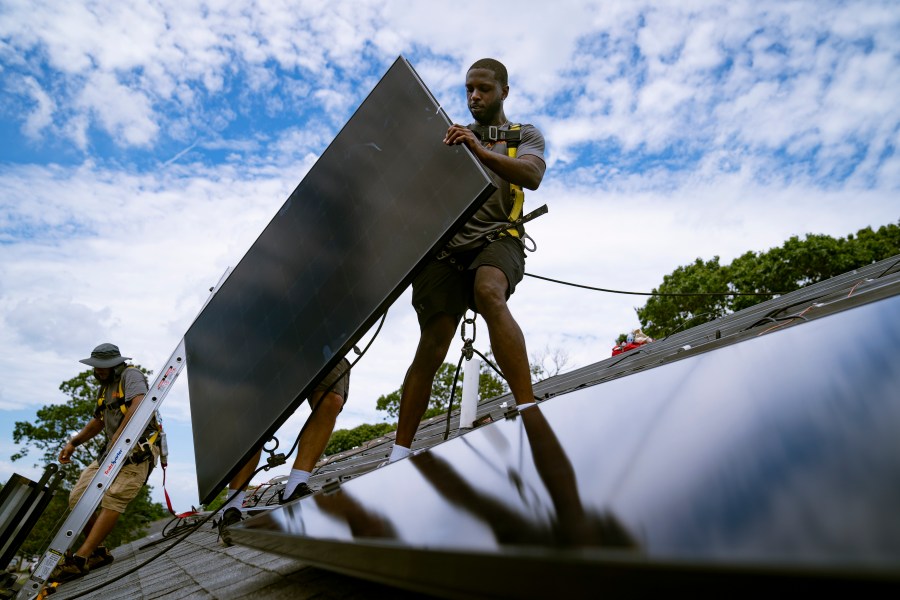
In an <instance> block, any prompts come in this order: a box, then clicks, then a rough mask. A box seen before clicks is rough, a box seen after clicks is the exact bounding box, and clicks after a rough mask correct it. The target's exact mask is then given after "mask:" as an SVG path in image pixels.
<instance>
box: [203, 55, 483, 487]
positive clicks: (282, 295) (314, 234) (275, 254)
mask: <svg viewBox="0 0 900 600" xmlns="http://www.w3.org/2000/svg"><path fill="white" fill-rule="evenodd" d="M449 125H450V121H449V119H448V118H447V116H446V114H444V112H443V110H442V109H441V108H440V106H439V104H438V103H437V101H436V100H435V99H434V97H433V96H432V95H431V93H430V92H429V91H428V89H427V88H426V87H425V85H424V84H423V83H422V81H421V80H420V79H419V77H418V76H417V75H416V73H415V71H414V70H413V68H412V66H411V65H410V64H409V63H408V62H407V61H406V60H405V59H404V58H403V57H400V58H398V59H397V60H396V61H395V62H394V64H393V65H392V66H391V68H390V69H389V70H388V71H387V73H386V74H385V75H384V77H382V79H381V80H380V81H379V82H378V84H377V85H376V86H375V88H374V89H373V90H372V92H371V93H370V94H369V96H368V97H367V98H366V99H365V100H364V101H363V103H362V104H361V105H360V106H359V108H358V109H357V110H356V112H355V113H354V114H353V116H352V117H351V118H350V120H349V121H348V122H347V124H346V125H345V126H344V127H343V129H342V130H341V131H340V133H339V134H338V135H337V137H336V138H335V139H334V141H333V142H332V143H331V144H330V145H329V146H328V148H327V149H326V150H325V152H323V153H322V156H321V157H320V158H319V160H318V161H317V162H316V163H315V165H313V167H312V168H311V169H310V171H309V172H308V173H307V175H306V176H305V177H304V178H303V180H302V181H301V182H300V184H299V185H298V186H297V188H296V189H295V190H294V192H293V193H292V194H291V195H290V197H289V198H288V199H287V201H286V202H285V203H284V206H282V208H281V210H279V211H278V214H277V215H275V217H274V218H273V219H272V221H271V222H270V223H269V224H268V226H267V227H266V228H265V230H264V231H263V232H262V234H261V235H260V236H259V238H258V239H257V240H256V242H255V243H254V244H253V245H252V247H251V248H250V249H249V250H248V252H247V254H246V255H245V256H244V257H243V258H242V259H241V261H240V263H238V265H237V266H236V267H235V268H234V270H233V271H232V273H231V274H230V276H229V277H228V279H226V280H225V282H224V283H223V284H222V286H221V287H220V289H219V290H218V292H217V293H216V294H215V295H214V296H213V297H212V298H211V300H210V301H209V303H208V304H207V305H206V307H205V308H204V309H203V311H202V312H201V314H200V315H199V316H198V318H197V319H196V321H195V322H194V323H193V324H192V325H191V327H190V329H189V330H188V332H187V334H186V335H185V344H186V357H187V365H188V367H187V368H188V382H189V393H190V403H191V418H192V425H193V433H194V448H195V456H196V463H197V483H198V488H199V491H200V498H201V499H202V500H203V501H204V502H208V501H210V500H211V499H212V498H214V497H215V495H216V494H217V493H218V491H219V490H220V489H221V488H222V486H223V485H224V484H225V483H226V482H227V481H228V480H229V479H230V478H231V477H232V476H233V474H234V473H235V472H236V471H237V470H238V468H239V467H240V466H241V465H242V464H243V462H245V461H246V460H247V458H248V457H249V456H250V455H252V453H253V452H254V451H255V449H256V448H257V447H258V446H259V445H260V444H261V443H262V442H263V441H265V440H266V439H267V438H268V437H269V436H271V435H272V434H273V433H274V432H275V431H276V430H277V429H278V427H279V426H280V425H281V424H282V423H283V422H284V421H285V420H286V419H287V418H288V417H289V416H290V415H291V414H292V412H293V411H294V410H295V409H296V407H297V406H298V405H299V404H300V403H301V402H302V399H303V398H305V397H306V396H307V395H308V394H309V393H310V392H311V391H312V389H313V388H314V386H315V385H316V383H317V382H318V381H319V380H320V379H321V378H322V377H323V376H324V375H325V374H327V373H328V372H329V371H330V369H331V368H332V367H333V366H334V365H335V364H336V363H337V362H338V361H339V360H340V359H341V357H343V356H344V355H345V354H346V353H347V351H348V350H349V349H350V348H351V347H352V346H353V344H354V343H355V342H356V341H357V340H358V339H359V338H360V336H362V335H363V334H364V333H365V331H366V330H367V329H368V328H369V327H371V326H372V325H373V324H374V322H375V321H376V320H377V319H378V317H379V316H380V315H381V313H382V312H383V311H384V310H386V309H387V307H388V306H389V305H390V304H391V303H392V302H393V301H394V300H395V299H396V298H397V296H399V295H400V294H401V293H402V291H403V289H404V288H405V287H406V286H407V285H408V284H409V283H410V282H411V281H412V278H413V276H414V275H415V273H416V271H417V268H418V267H419V266H420V265H421V264H422V263H423V261H424V259H426V258H427V257H428V256H430V255H432V254H433V253H435V252H436V251H438V250H439V249H440V248H441V247H442V246H443V245H444V244H445V243H446V242H447V241H448V240H449V238H450V236H451V235H452V233H453V232H454V231H455V229H456V228H458V227H459V226H460V225H461V224H462V223H464V222H465V220H466V219H468V218H469V217H470V216H471V215H472V214H473V213H474V212H475V210H476V209H477V208H478V207H479V206H480V205H481V203H483V202H484V200H485V199H486V198H487V197H488V196H489V195H490V194H491V193H493V191H494V190H495V188H494V186H493V184H492V183H491V182H490V180H489V178H488V176H487V174H486V173H485V171H484V169H483V168H482V167H481V165H480V164H479V163H478V162H477V160H475V159H474V157H473V156H472V155H471V154H470V153H469V152H468V150H466V149H464V148H463V147H461V146H453V147H448V146H446V145H444V144H443V141H442V140H443V137H444V134H445V133H446V131H447V128H448V127H449Z"/></svg>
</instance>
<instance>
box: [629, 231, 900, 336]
mask: <svg viewBox="0 0 900 600" xmlns="http://www.w3.org/2000/svg"><path fill="white" fill-rule="evenodd" d="M897 254H900V224H889V225H885V226H882V227H879V228H878V230H877V231H873V230H872V228H871V227H866V228H865V229H861V230H859V231H858V232H857V233H856V235H853V234H850V235H848V236H847V237H846V238H833V237H831V236H827V235H819V234H807V235H806V236H805V238H804V239H802V240H801V239H800V238H799V237H797V236H794V237H791V238H790V239H788V240H787V241H786V242H785V243H784V244H783V245H782V246H781V247H778V248H771V249H770V250H768V251H767V252H754V251H748V252H746V253H744V254H743V255H741V256H739V257H737V258H736V259H734V260H733V261H732V262H731V264H729V265H720V264H719V257H718V256H716V257H713V259H712V260H709V261H706V262H704V261H703V260H702V259H700V258H698V259H696V260H695V261H694V262H693V263H692V264H690V265H686V266H681V267H678V268H677V269H675V270H674V271H673V272H672V273H671V274H669V275H666V276H665V277H663V282H662V284H661V285H660V286H659V287H658V288H656V289H654V290H653V291H654V292H659V293H662V294H671V293H715V294H725V293H753V294H764V295H761V296H678V297H670V296H653V297H651V298H650V299H649V300H648V301H647V303H646V304H645V305H644V306H643V307H642V308H639V309H637V313H638V318H639V319H640V322H641V328H642V329H643V330H644V332H645V333H647V334H648V335H650V336H651V337H655V338H660V337H665V336H666V335H669V334H671V333H674V332H675V331H678V330H680V329H684V328H687V327H693V326H695V325H700V324H702V323H705V322H707V321H711V320H713V319H715V318H718V317H720V316H723V315H726V314H729V313H731V312H734V311H738V310H742V309H744V308H748V307H750V306H753V305H754V304H758V303H760V302H763V301H765V300H768V299H770V298H772V297H774V296H776V295H779V294H782V293H787V292H792V291H794V290H797V289H800V288H801V287H803V286H806V285H809V284H812V283H818V282H820V281H824V280H825V279H828V278H830V277H834V276H836V275H840V274H842V273H846V272H847V271H851V270H853V269H856V268H859V267H862V266H865V265H869V264H872V263H874V262H877V261H879V260H883V259H885V258H888V257H890V256H894V255H897Z"/></svg>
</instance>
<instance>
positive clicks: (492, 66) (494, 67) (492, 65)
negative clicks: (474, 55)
mask: <svg viewBox="0 0 900 600" xmlns="http://www.w3.org/2000/svg"><path fill="white" fill-rule="evenodd" d="M472 69H487V70H488V71H490V72H492V73H493V74H494V79H496V80H497V81H499V82H500V85H501V86H504V87H505V86H507V85H509V74H508V73H507V72H506V67H505V66H503V63H502V62H500V61H499V60H495V59H493V58H481V59H478V60H476V61H475V62H474V63H472V66H471V67H469V70H470V71H471V70H472Z"/></svg>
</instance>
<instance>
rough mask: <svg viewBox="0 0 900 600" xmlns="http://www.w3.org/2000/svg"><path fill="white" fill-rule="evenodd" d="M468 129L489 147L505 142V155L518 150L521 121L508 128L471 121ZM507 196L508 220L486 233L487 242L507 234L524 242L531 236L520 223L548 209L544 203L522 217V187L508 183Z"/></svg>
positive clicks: (516, 152)
mask: <svg viewBox="0 0 900 600" xmlns="http://www.w3.org/2000/svg"><path fill="white" fill-rule="evenodd" d="M469 129H470V130H471V131H472V133H474V134H475V136H476V137H477V138H478V139H479V140H481V142H482V143H487V144H488V145H489V147H491V146H493V145H494V144H496V143H497V142H504V143H506V155H507V156H509V157H510V158H516V156H517V154H518V150H519V143H520V142H521V141H522V124H521V123H512V124H510V126H509V129H500V127H498V126H496V125H489V126H487V127H485V126H484V125H479V124H477V123H473V124H472V125H469ZM509 197H510V198H511V199H512V210H510V212H509V215H507V219H508V222H507V223H506V224H505V225H502V226H501V227H498V228H497V229H495V230H494V231H491V232H490V233H488V234H487V240H488V242H493V241H495V240H497V239H498V238H501V237H505V236H507V235H509V236H512V237H514V238H524V239H523V240H522V241H523V243H524V241H525V239H531V238H530V237H529V236H528V235H527V234H525V233H524V230H522V232H521V233H520V230H521V228H522V225H524V224H525V223H527V222H528V221H530V220H532V219H535V218H537V217H539V216H541V215H543V214H545V213H546V212H547V210H548V209H547V205H546V204H545V205H543V206H541V207H540V208H538V209H536V210H534V211H532V212H530V213H528V214H527V215H525V216H524V217H523V216H522V209H523V208H524V206H525V191H524V190H523V189H522V186H520V185H516V184H515V183H510V184H509ZM531 242H532V244H533V243H534V240H533V239H532V240H531ZM526 249H528V250H530V251H532V252H533V251H534V250H536V249H537V246H534V247H532V248H526Z"/></svg>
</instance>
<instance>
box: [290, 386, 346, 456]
mask: <svg viewBox="0 0 900 600" xmlns="http://www.w3.org/2000/svg"><path fill="white" fill-rule="evenodd" d="M309 400H310V402H309V405H310V406H311V407H312V409H313V413H312V414H311V415H310V416H309V424H308V425H307V426H306V431H304V432H303V435H302V436H301V437H300V446H299V447H298V449H297V458H295V459H294V468H295V469H300V470H302V471H312V469H313V467H315V466H316V462H318V460H319V457H320V456H322V453H323V452H324V451H325V446H327V445H328V440H329V439H331V432H332V431H334V424H335V423H336V422H337V418H338V415H339V414H341V409H342V408H343V407H344V399H343V398H341V396H340V395H338V394H335V393H334V392H328V395H327V396H325V397H323V394H322V392H321V391H316V392H313V393H312V395H311V396H310V398H309Z"/></svg>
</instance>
